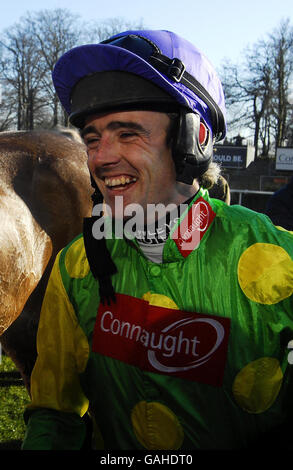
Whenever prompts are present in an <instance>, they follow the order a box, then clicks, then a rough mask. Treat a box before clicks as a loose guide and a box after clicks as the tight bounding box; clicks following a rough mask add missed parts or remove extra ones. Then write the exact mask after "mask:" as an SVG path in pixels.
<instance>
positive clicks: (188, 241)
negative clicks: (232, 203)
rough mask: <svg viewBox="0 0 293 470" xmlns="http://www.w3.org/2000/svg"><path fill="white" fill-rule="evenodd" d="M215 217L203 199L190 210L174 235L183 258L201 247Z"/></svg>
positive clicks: (173, 237)
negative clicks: (202, 240)
mask: <svg viewBox="0 0 293 470" xmlns="http://www.w3.org/2000/svg"><path fill="white" fill-rule="evenodd" d="M215 216H216V214H215V212H214V211H213V209H212V208H211V206H210V204H209V203H208V202H207V201H206V200H205V199H203V198H202V197H200V198H199V199H198V200H197V201H196V202H195V203H194V204H193V205H192V206H191V207H190V208H189V210H188V212H187V214H186V216H185V217H184V219H183V220H182V222H181V223H180V225H179V226H178V227H177V228H176V230H175V231H174V233H173V235H172V239H173V240H174V242H175V243H176V245H177V247H178V249H179V251H180V253H181V254H182V256H184V257H185V258H186V257H187V256H188V255H189V254H190V253H191V252H192V251H193V250H194V249H195V248H197V247H198V246H199V244H200V241H201V239H202V238H203V236H204V234H205V232H206V231H207V229H208V228H209V226H210V225H211V223H212V221H213V220H214V218H215Z"/></svg>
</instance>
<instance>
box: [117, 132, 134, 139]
mask: <svg viewBox="0 0 293 470" xmlns="http://www.w3.org/2000/svg"><path fill="white" fill-rule="evenodd" d="M136 135H137V134H136V132H131V131H130V132H122V133H121V134H120V137H121V138H122V139H127V138H130V137H135V136H136Z"/></svg>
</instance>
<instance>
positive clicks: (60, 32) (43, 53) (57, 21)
mask: <svg viewBox="0 0 293 470" xmlns="http://www.w3.org/2000/svg"><path fill="white" fill-rule="evenodd" d="M26 21H27V22H28V23H29V24H30V25H31V28H32V31H33V34H34V40H35V47H36V49H37V50H38V52H39V55H40V60H41V67H42V70H43V76H42V82H41V85H42V93H43V94H44V96H46V102H47V106H48V107H49V108H50V110H51V114H52V113H53V122H52V125H53V126H56V125H57V124H58V123H59V122H60V120H63V119H64V113H63V110H62V108H61V105H60V103H59V100H58V97H57V94H56V92H55V90H54V87H53V83H52V71H53V68H54V66H55V64H56V62H57V60H58V58H59V57H60V56H61V55H62V54H64V52H66V51H67V50H68V49H70V48H72V47H74V46H75V45H77V44H78V41H79V38H80V36H81V34H82V30H81V26H80V24H79V16H78V15H73V14H72V13H71V12H70V11H68V10H64V9H60V8H58V9H56V10H42V11H39V12H35V13H32V14H28V16H27V20H26Z"/></svg>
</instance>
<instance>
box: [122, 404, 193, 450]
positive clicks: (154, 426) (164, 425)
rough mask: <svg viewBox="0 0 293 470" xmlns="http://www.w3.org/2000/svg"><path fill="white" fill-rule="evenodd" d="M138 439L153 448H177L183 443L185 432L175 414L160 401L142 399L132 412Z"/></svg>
mask: <svg viewBox="0 0 293 470" xmlns="http://www.w3.org/2000/svg"><path fill="white" fill-rule="evenodd" d="M131 421H132V426H133V430H134V433H135V436H136V438H137V440H138V441H139V442H140V443H141V444H142V445H143V446H144V447H145V448H146V449H149V450H151V449H153V450H176V449H179V448H180V446H181V445H182V442H183V438H184V433H183V429H182V426H181V424H180V423H179V421H178V418H177V417H176V416H175V414H174V413H173V412H172V411H171V410H170V409H169V408H167V406H165V405H162V404H161V403H158V402H146V401H141V402H139V403H137V404H136V405H135V407H134V408H133V410H132V413H131Z"/></svg>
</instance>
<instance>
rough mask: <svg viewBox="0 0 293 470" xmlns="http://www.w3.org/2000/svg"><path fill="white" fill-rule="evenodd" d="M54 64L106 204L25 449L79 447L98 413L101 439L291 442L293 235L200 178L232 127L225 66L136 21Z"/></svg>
mask: <svg viewBox="0 0 293 470" xmlns="http://www.w3.org/2000/svg"><path fill="white" fill-rule="evenodd" d="M53 81H54V85H55V88H56V91H57V94H58V96H59V99H60V101H61V103H62V105H63V107H64V108H65V110H66V111H67V113H68V115H69V119H70V122H71V124H72V125H73V126H75V127H77V128H78V129H79V130H80V133H81V136H82V138H83V141H84V143H85V146H86V148H87V154H88V167H89V170H90V174H91V181H92V185H93V188H94V194H93V202H94V207H93V215H92V217H89V218H87V219H85V220H84V230H83V233H82V234H81V235H80V236H78V237H77V238H75V239H74V240H73V241H72V242H71V243H70V244H69V245H68V246H66V247H65V248H64V249H63V250H61V252H60V253H59V254H58V256H57V258H56V261H55V264H54V267H53V270H52V273H51V276H50V280H49V283H48V286H47V290H46V294H45V298H44V302H43V307H42V312H41V318H40V324H39V330H38V339H37V346H38V358H37V361H36V364H35V367H34V370H33V373H32V377H31V397H32V400H31V403H30V405H29V406H28V407H27V409H26V411H25V420H26V423H27V432H26V436H25V440H24V443H23V449H81V448H82V446H83V443H84V439H85V434H86V426H85V422H84V420H83V416H85V415H86V414H87V413H89V414H90V416H91V419H92V422H93V423H94V429H95V435H96V436H98V437H97V438H96V444H95V445H96V447H97V448H101V449H102V448H103V449H106V450H111V449H128V450H132V449H139V450H156V449H164V450H180V451H183V450H191V449H245V448H249V447H253V446H261V445H262V444H263V445H266V446H267V445H269V444H268V443H269V442H270V440H273V439H275V437H276V436H277V437H278V439H279V442H278V443H275V445H279V446H281V445H284V446H285V445H286V431H287V430H288V429H289V425H290V423H291V419H292V405H291V403H292V398H291V393H290V390H292V369H291V365H290V361H288V354H289V350H288V349H287V345H288V343H289V341H290V340H292V339H293V313H292V311H293V310H292V291H293V260H292V258H293V243H292V241H293V238H292V234H290V233H289V232H287V231H285V230H283V229H282V228H280V227H276V226H274V225H273V224H272V223H271V222H270V220H269V219H268V218H267V217H266V216H265V215H262V214H258V213H255V212H253V211H250V210H248V209H246V208H244V207H241V206H228V205H227V204H225V203H224V202H223V201H220V200H217V199H213V198H210V196H209V193H208V191H207V190H206V189H204V188H203V187H201V186H200V184H199V182H200V181H201V180H202V179H203V175H206V174H208V172H212V173H213V174H214V175H215V173H217V171H218V167H217V166H216V165H214V164H213V162H212V155H213V144H214V143H215V142H216V141H219V140H221V139H223V137H224V136H225V133H226V121H225V102H224V94H223V90H222V86H221V83H220V80H219V78H218V77H217V74H216V72H215V70H214V68H213V67H212V65H211V64H210V63H209V61H208V60H207V59H206V58H205V56H204V55H203V54H202V53H201V52H200V51H199V50H198V49H197V48H196V47H194V46H193V45H192V44H190V43H189V42H188V41H186V40H184V39H183V38H181V37H179V36H178V35H176V34H174V33H171V32H168V31H150V30H145V31H126V32H122V33H120V34H118V35H115V36H114V37H111V38H110V39H108V40H106V41H103V42H102V43H99V44H91V45H85V46H81V47H76V48H74V49H72V50H70V51H69V52H67V53H66V54H64V55H63V56H62V57H61V58H60V59H59V61H58V62H57V64H56V66H55V69H54V72H53ZM214 177H215V176H214ZM276 430H278V432H276ZM289 435H290V433H289V432H288V439H289ZM288 442H289V441H288Z"/></svg>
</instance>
